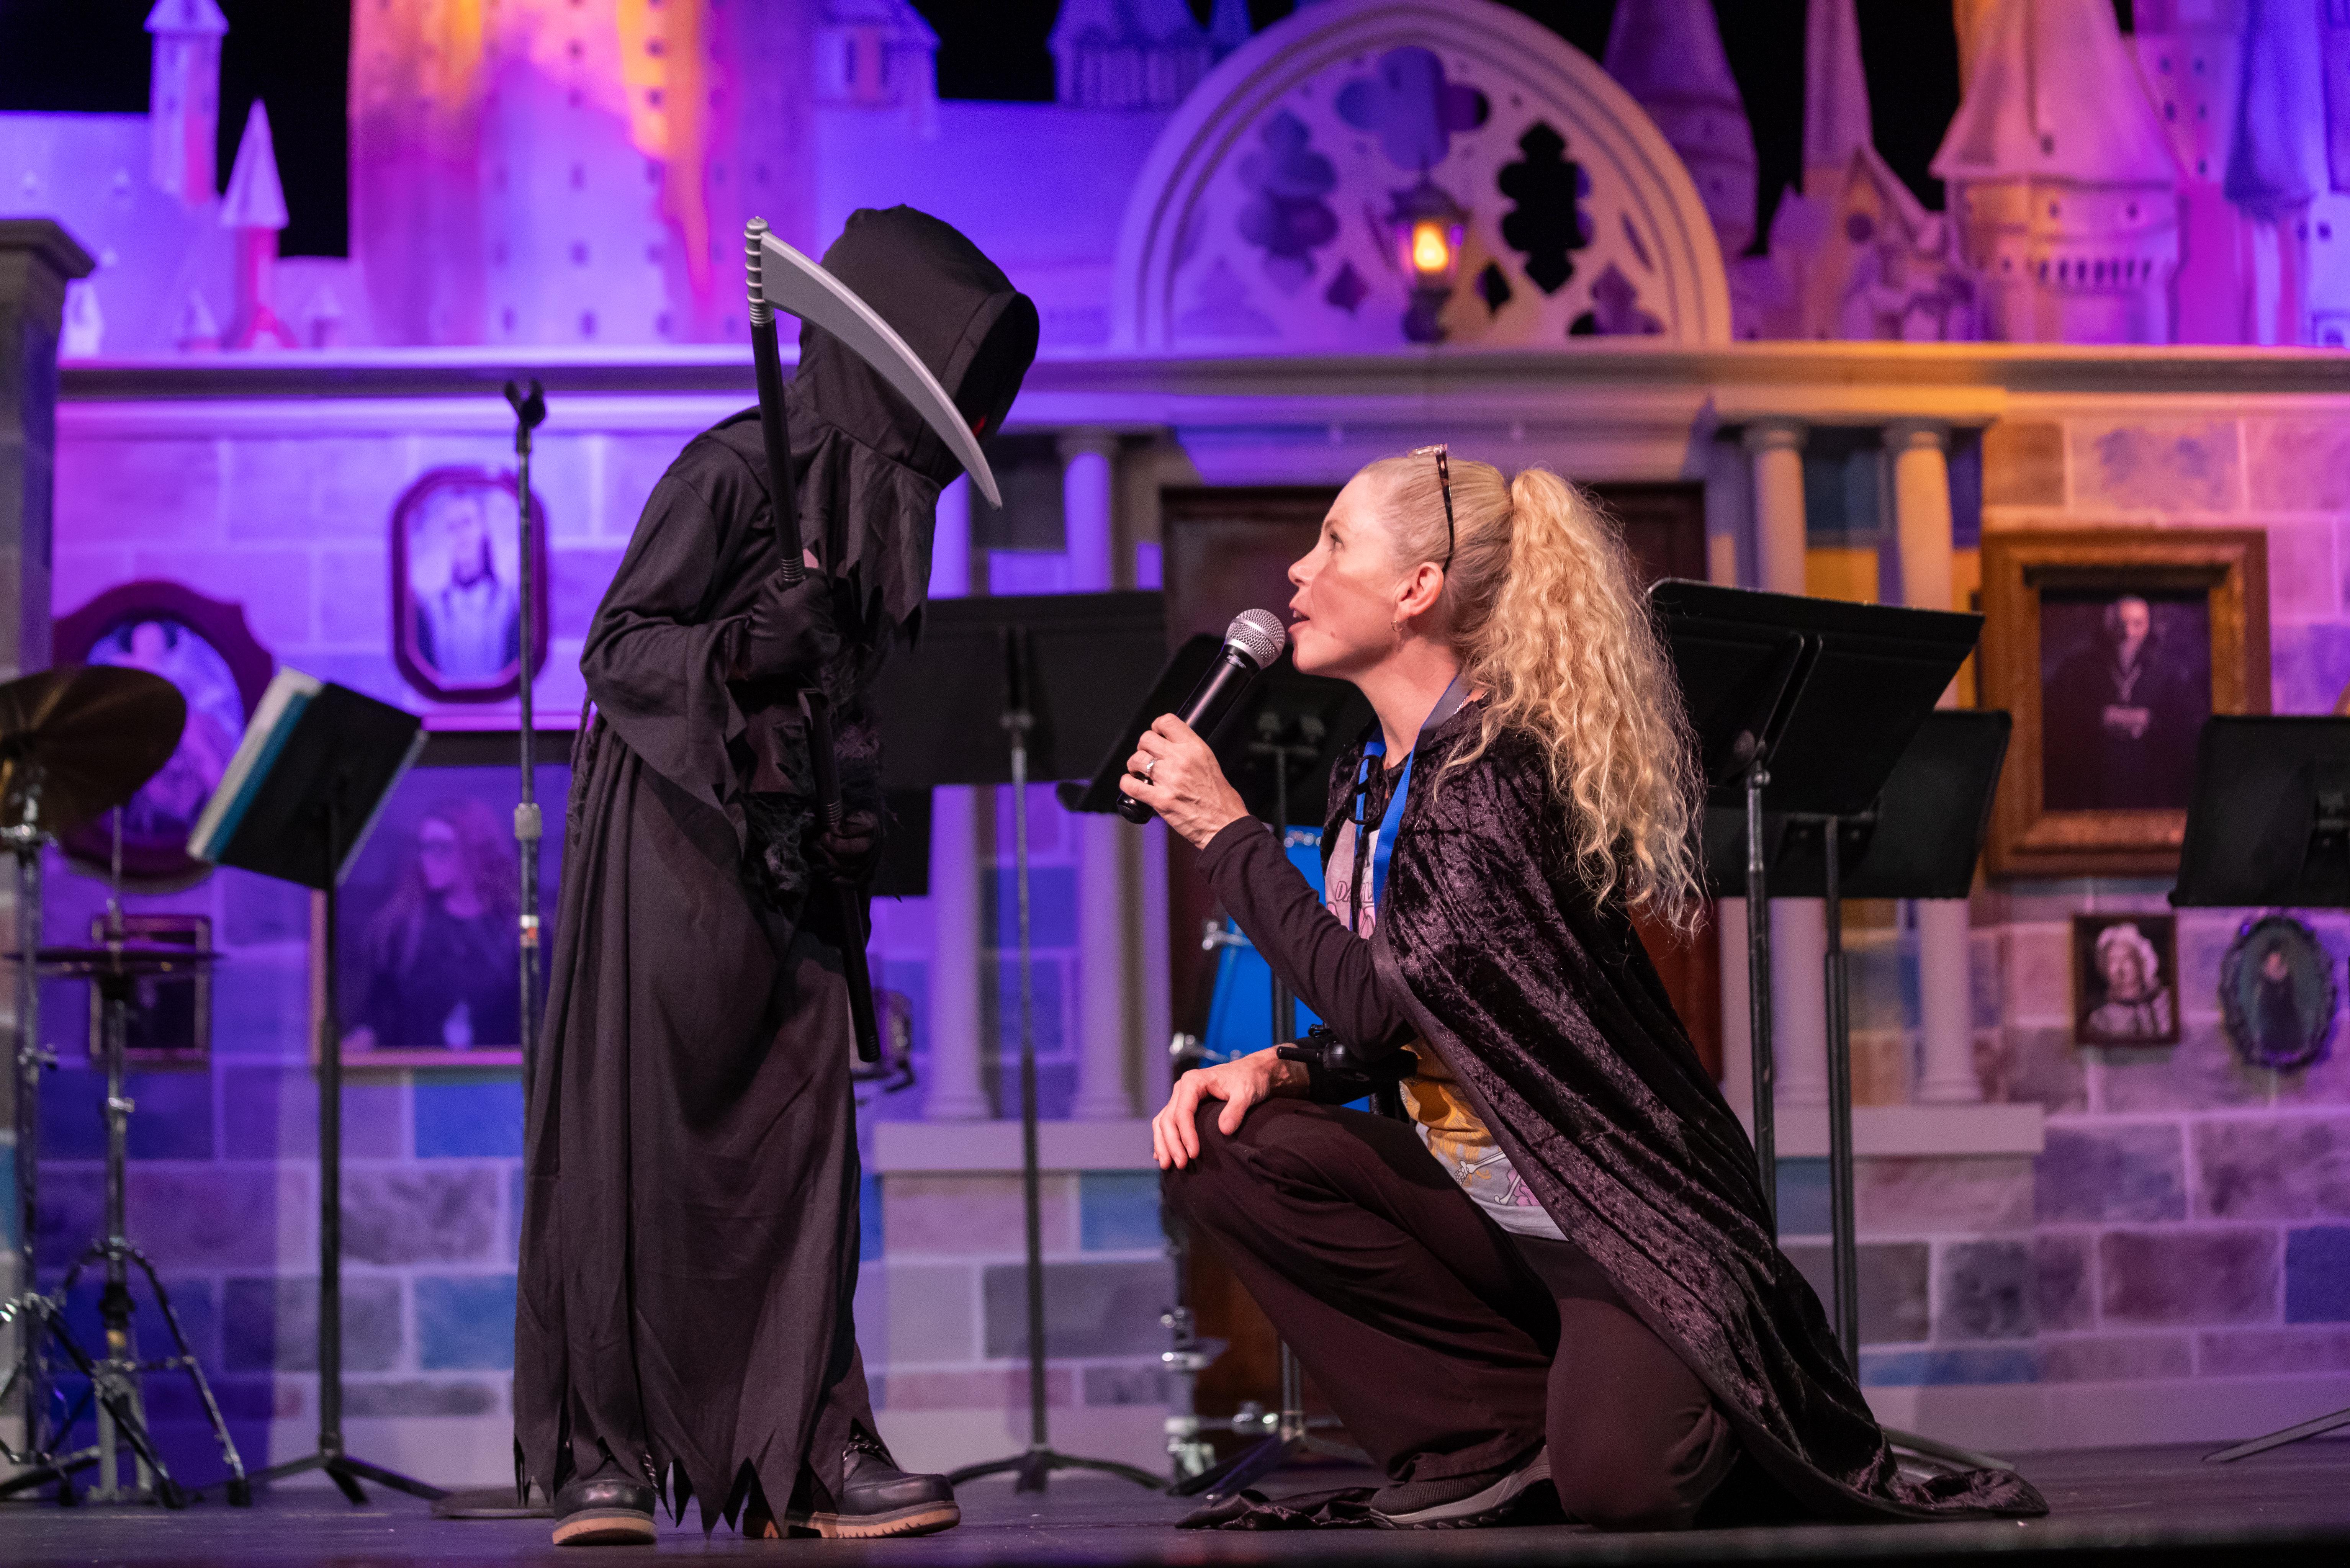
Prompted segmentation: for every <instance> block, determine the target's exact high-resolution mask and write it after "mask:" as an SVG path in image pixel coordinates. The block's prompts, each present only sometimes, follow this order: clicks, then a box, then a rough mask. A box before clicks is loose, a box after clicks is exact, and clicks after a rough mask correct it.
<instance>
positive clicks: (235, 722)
mask: <svg viewBox="0 0 2350 1568" xmlns="http://www.w3.org/2000/svg"><path fill="white" fill-rule="evenodd" d="M89 662H90V663H92V664H111V665H118V666H121V667H124V668H128V669H132V670H145V671H147V672H148V673H149V674H151V675H160V676H161V677H162V678H163V679H164V680H168V681H170V682H171V683H172V685H173V686H175V687H177V688H178V689H179V691H180V695H181V696H182V698H184V699H185V700H186V701H187V704H188V721H187V727H186V728H185V729H183V730H182V731H181V732H180V743H179V745H178V746H177V747H176V748H174V750H173V751H172V757H171V760H170V761H169V762H167V763H164V764H163V767H162V770H161V772H159V773H158V774H155V776H154V777H153V778H151V779H149V780H148V781H147V783H146V784H143V785H141V786H140V791H139V793H138V794H135V795H133V796H131V797H130V805H127V806H126V807H124V808H123V813H122V832H123V836H124V839H125V840H126V842H137V841H140V840H151V841H156V842H163V843H175V844H176V843H181V842H183V841H184V840H185V839H186V838H187V836H188V830H189V829H190V828H192V827H193V826H195V821H196V818H197V816H198V815H201V814H202V813H203V809H204V802H205V801H207V800H209V799H211V798H212V793H213V788H214V787H215V786H217V785H218V784H219V783H220V781H221V774H224V773H225V772H227V770H228V763H229V759H230V758H231V757H232V756H234V754H235V753H236V742H237V737H238V736H239V735H240V734H241V733H242V732H243V731H244V701H243V699H242V698H240V697H239V696H238V694H237V688H236V678H235V676H234V675H233V674H231V673H230V672H229V668H228V662H227V660H225V659H223V658H222V657H221V656H220V654H219V652H218V651H217V650H216V649H213V647H212V646H211V645H210V644H209V643H207V642H205V641H204V639H203V638H202V637H200V636H198V635H197V634H196V632H195V630H194V629H193V628H190V627H188V626H185V625H183V624H182V623H181V622H179V621H176V620H172V619H170V618H162V617H158V618H152V619H142V620H136V621H132V622H130V624H128V625H126V626H123V627H120V628H118V629H116V630H114V631H111V632H109V633H108V634H107V635H106V636H104V637H102V638H100V639H99V640H98V642H97V644H96V645H95V646H94V647H92V648H91V649H90V652H89Z"/></svg>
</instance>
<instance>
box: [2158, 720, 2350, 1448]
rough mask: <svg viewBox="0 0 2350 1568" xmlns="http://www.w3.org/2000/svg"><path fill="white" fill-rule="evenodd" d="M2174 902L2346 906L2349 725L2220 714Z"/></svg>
mask: <svg viewBox="0 0 2350 1568" xmlns="http://www.w3.org/2000/svg"><path fill="white" fill-rule="evenodd" d="M2170 902H2171V905H2172V907H2173V908H2176V909H2211V908H2214V907H2219V908H2228V907H2236V906H2242V905H2254V906H2258V905H2267V906H2271V907H2276V906H2283V907H2286V908H2292V909H2350V719H2338V718H2300V717H2293V718H2286V717H2277V716H2269V715H2262V716H2257V717H2255V716H2251V715H2240V714H2222V715H2217V716H2214V717H2213V718H2212V719H2211V720H2210V722H2207V723H2205V724H2204V726H2203V734H2202V737H2201V739H2200V740H2199V742H2197V744H2196V753H2195V793H2194V794H2192V795H2190V796H2189V799H2188V803H2187V836H2186V840H2185V842H2184V843H2183V844H2182V845H2181V846H2180V849H2179V856H2178V886H2177V887H2175V888H2172V889H2171V893H2170ZM2344 1427H2350V1409H2345V1410H2336V1411H2334V1413H2333V1414H2332V1415H2330V1416H2320V1417H2317V1418H2316V1419H2315V1420H2314V1421H2303V1422H2302V1423H2300V1424H2299V1425H2298V1426H2293V1427H2287V1428H2283V1429H2282V1431H2275V1432H2271V1433H2270V1434H2268V1435H2267V1436H2266V1437H2262V1438H2252V1439H2251V1441H2250V1442H2244V1443H2238V1444H2236V1445H2234V1446H2233V1447H2231V1448H2225V1449H2219V1450H2218V1451H2216V1452H2214V1453H2210V1454H2206V1455H2204V1456H2203V1458H2204V1459H2205V1461H2206V1462H2207V1463H2210V1464H2229V1463H2231V1462H2233V1461H2234V1460H2237V1459H2250V1458H2251V1456H2252V1455H2254V1454H2262V1453H2266V1452H2267V1451H2268V1450H2269V1449H2281V1448H2283V1447H2284V1446H2285V1445H2287V1444H2288V1443H2298V1442H2301V1441H2303V1439H2305V1438H2315V1437H2320V1436H2323V1435H2324V1433H2327V1432H2331V1431H2335V1430H2338V1429H2340V1428H2344Z"/></svg>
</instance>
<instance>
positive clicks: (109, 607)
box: [51, 582, 276, 892]
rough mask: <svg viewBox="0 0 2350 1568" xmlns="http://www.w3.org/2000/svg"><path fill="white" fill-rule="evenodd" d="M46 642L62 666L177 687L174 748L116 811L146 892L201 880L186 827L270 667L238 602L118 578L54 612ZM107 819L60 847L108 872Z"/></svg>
mask: <svg viewBox="0 0 2350 1568" xmlns="http://www.w3.org/2000/svg"><path fill="white" fill-rule="evenodd" d="M51 649H52V653H53V657H54V658H55V659H56V661H57V663H58V664H61V665H63V664H114V665H123V666H127V667H129V668H131V669H134V670H146V671H148V672H149V673H150V674H153V675H160V676H161V677H162V678H163V679H164V680H169V681H170V682H171V683H172V685H173V686H175V687H177V688H179V691H180V695H181V696H182V698H184V699H185V700H186V701H187V705H188V719H187V724H186V726H185V727H184V728H183V729H182V730H181V732H180V743H179V746H178V747H177V748H176V749H175V750H174V751H173V752H172V757H171V760H170V761H169V762H167V763H164V764H163V767H162V771H161V772H160V773H158V774H156V775H155V776H154V777H153V778H151V779H149V780H148V781H147V782H146V783H145V784H142V785H140V789H139V793H138V794H135V795H133V796H131V797H130V804H129V805H126V806H124V807H123V809H122V822H121V826H122V875H123V879H124V881H125V882H126V883H127V884H129V885H130V886H131V887H134V888H140V889H141V890H143V891H148V892H166V891H170V890H172V889H173V888H184V887H188V886H190V885H192V884H193V883H196V882H199V881H202V880H203V878H204V877H206V876H208V875H209V874H210V873H211V871H212V867H210V866H207V865H205V864H204V863H203V861H201V860H196V859H192V858H191V857H189V855H188V832H189V830H190V829H191V828H192V827H194V826H195V824H196V817H197V815H199V814H200V813H202V812H203V808H204V802H206V801H207V800H210V799H211V798H212V794H213V788H214V787H215V786H216V785H218V784H219V783H220V781H221V774H223V773H224V772H225V771H226V770H227V767H228V763H229V759H230V758H231V757H232V756H234V755H235V753H236V744H237V742H238V740H239V739H240V738H241V737H242V736H243V735H244V723H245V720H246V719H248V718H249V717H251V716H252V713H253V709H254V705H255V703H257V702H259V701H261V694H262V692H264V691H266V690H268V687H269V678H270V676H271V675H272V674H273V673H274V672H275V671H276V660H275V659H272V658H271V657H270V655H269V651H268V649H265V648H263V647H262V646H261V644H260V643H259V642H258V641H256V640H255V638H254V635H253V632H252V629H251V628H249V627H247V626H246V625H245V620H244V607H243V606H242V605H234V604H228V603H225V602H224V601H222V600H220V599H214V598H207V597H204V596H203V594H200V593H197V592H196V591H195V590H194V589H192V588H189V587H182V585H180V584H178V583H167V582H136V583H124V584H122V585H121V586H120V587H112V588H109V589H108V590H107V591H106V592H104V593H102V594H100V595H99V596H98V597H96V598H94V599H92V600H90V601H89V603H88V604H86V605H84V606H82V607H81V608H79V609H78V610H75V611H74V612H73V613H72V614H71V615H67V616H61V617H59V618H57V624H56V628H55V629H54V631H53V633H52V638H51ZM114 826H115V824H114V818H113V815H112V814H110V813H109V815H106V816H103V817H101V818H99V820H98V821H96V822H93V823H90V824H88V825H87V826H83V827H82V828H80V829H78V831H76V832H74V833H72V834H69V835H68V836H67V838H66V841H65V850H66V853H67V854H68V856H69V857H72V858H73V859H74V860H75V861H76V862H78V864H80V865H81V866H82V867H85V868H87V869H89V870H92V871H95V872H96V873H98V874H99V875H100V876H105V875H108V874H109V870H110V867H111V866H112V863H113V858H114Z"/></svg>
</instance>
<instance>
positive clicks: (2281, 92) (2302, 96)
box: [2220, 4, 2332, 208]
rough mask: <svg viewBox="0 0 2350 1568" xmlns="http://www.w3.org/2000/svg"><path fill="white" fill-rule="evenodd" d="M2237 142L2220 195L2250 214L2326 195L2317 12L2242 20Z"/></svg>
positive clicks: (2281, 9)
mask: <svg viewBox="0 0 2350 1568" xmlns="http://www.w3.org/2000/svg"><path fill="white" fill-rule="evenodd" d="M2243 49H2244V53H2243V62H2244V63H2243V76H2242V78H2241V86H2239V87H2238V88H2237V98H2236V105H2235V115H2236V135H2235V141H2234V145H2232V146H2231V147H2230V148H2229V150H2228V170H2227V175H2226V178H2225V180H2224V181H2223V182H2222V184H2221V186H2220V189H2221V190H2222V191H2224V192H2226V193H2227V197H2228V200H2230V202H2237V203H2239V204H2240V205H2242V206H2246V207H2252V208H2269V207H2278V206H2293V205H2295V204H2297V203H2299V202H2306V201H2308V200H2309V199H2310V198H2311V197H2312V196H2314V195H2317V194H2319V193H2320V192H2324V191H2325V190H2327V189H2328V188H2329V187H2330V186H2331V184H2332V181H2331V177H2330V175H2329V173H2328V171H2327V168H2326V159H2325V129H2326V128H2325V80H2324V58H2325V56H2324V42H2323V40H2322V38H2321V37H2320V36H2319V33H2318V24H2317V9H2316V7H2315V6H2314V5H2273V4H2271V5H2252V6H2251V7H2249V10H2248V14H2247V16H2245V18H2244V40H2243Z"/></svg>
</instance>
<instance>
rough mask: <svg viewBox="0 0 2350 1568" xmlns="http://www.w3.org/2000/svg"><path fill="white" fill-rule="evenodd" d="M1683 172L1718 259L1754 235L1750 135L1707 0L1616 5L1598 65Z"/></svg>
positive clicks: (1633, 0)
mask: <svg viewBox="0 0 2350 1568" xmlns="http://www.w3.org/2000/svg"><path fill="white" fill-rule="evenodd" d="M1601 64H1602V65H1603V66H1604V67H1606V69H1607V74H1608V75H1609V76H1611V77H1614V78H1616V80H1617V84H1618V85H1619V86H1621V87H1622V88H1624V90H1625V91H1626V92H1628V93H1630V94H1631V95H1632V98H1633V100H1634V101H1635V102H1637V103H1638V104H1639V106H1640V107H1641V108H1642V109H1647V110H1648V118H1649V119H1653V120H1655V121H1656V122H1657V129H1658V130H1661V131H1663V132H1664V133H1665V140H1667V141H1669V142H1671V143H1672V145H1673V151H1676V152H1679V154H1680V155H1681V161H1682V162H1683V163H1685V164H1687V165H1688V166H1689V171H1690V178H1692V179H1694V180H1695V181H1696V182H1697V189H1698V195H1699V196H1700V198H1701V199H1702V200H1703V201H1704V202H1705V210H1706V212H1707V213H1709V214H1710V215H1711V217H1712V219H1713V230H1714V234H1716V235H1717V236H1718V237H1719V238H1720V239H1721V249H1722V254H1724V255H1736V254H1739V253H1740V252H1742V251H1743V250H1744V249H1745V248H1746V245H1747V242H1748V241H1750V240H1752V238H1753V237H1754V182H1755V162H1754V132H1753V130H1752V128H1751V127H1750V126H1749V125H1748V124H1747V123H1746V103H1745V100H1744V99H1742V98H1741V97H1739V94H1738V80H1737V78H1735V77H1732V76H1731V74H1730V57H1729V55H1728V54H1726V53H1725V52H1724V51H1723V49H1722V47H1721V31H1720V29H1719V28H1717V27H1716V26H1714V20H1713V7H1712V5H1710V4H1709V3H1708V0H1620V3H1619V4H1618V5H1617V7H1616V19H1615V22H1614V23H1613V25H1611V26H1609V28H1608V30H1607V57H1606V58H1605V59H1604V60H1603V61H1602V62H1601Z"/></svg>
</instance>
